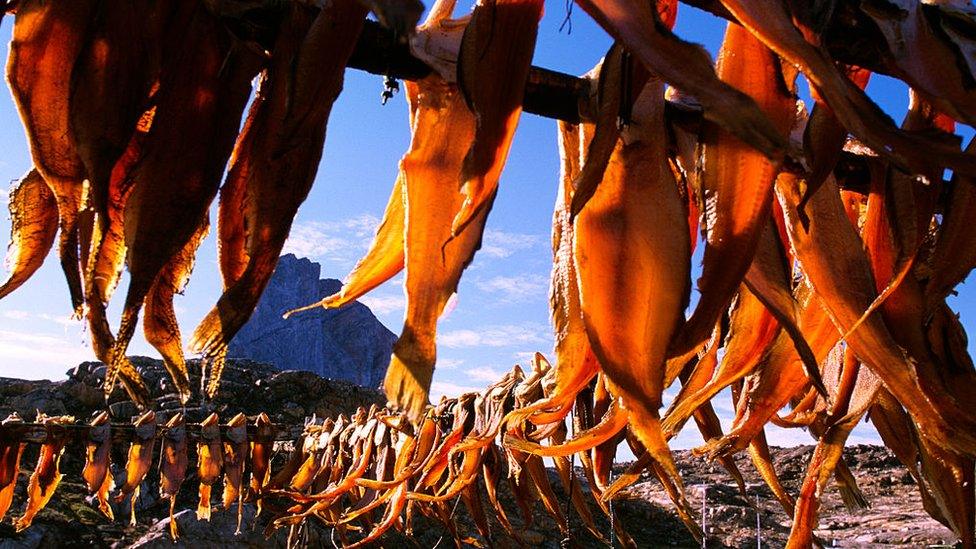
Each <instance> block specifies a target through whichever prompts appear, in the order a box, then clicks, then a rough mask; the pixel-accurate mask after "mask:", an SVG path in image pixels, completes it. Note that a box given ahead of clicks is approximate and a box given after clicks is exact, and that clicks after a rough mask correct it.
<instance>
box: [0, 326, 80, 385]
mask: <svg viewBox="0 0 976 549" xmlns="http://www.w3.org/2000/svg"><path fill="white" fill-rule="evenodd" d="M85 360H93V357H92V352H91V349H89V348H88V346H87V345H86V344H84V343H83V342H82V341H81V340H79V341H77V342H72V341H71V340H70V338H69V337H68V336H55V335H48V334H37V333H27V332H17V331H12V330H0V376H3V377H17V378H24V379H43V378H48V379H57V378H61V377H63V376H64V372H65V371H66V370H68V369H69V368H70V367H72V366H74V365H76V364H78V363H79V362H83V361H85Z"/></svg>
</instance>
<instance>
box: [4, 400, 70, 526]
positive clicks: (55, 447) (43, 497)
mask: <svg viewBox="0 0 976 549" xmlns="http://www.w3.org/2000/svg"><path fill="white" fill-rule="evenodd" d="M74 420H75V418H73V417H71V416H53V417H51V416H46V415H44V414H43V413H39V414H38V416H37V419H36V420H35V421H36V422H37V423H41V424H43V425H44V431H45V435H46V436H45V438H44V442H43V443H42V444H41V450H40V453H39V454H38V456H37V466H36V467H34V472H33V473H31V476H30V482H28V484H27V509H26V510H25V511H24V514H23V515H22V516H21V517H20V518H18V519H17V520H16V521H14V528H15V529H16V530H17V531H18V532H22V531H24V530H25V529H27V527H29V526H30V525H31V522H33V521H34V517H35V516H36V515H37V513H39V512H40V511H41V509H43V508H44V506H46V505H47V502H49V501H51V496H53V495H54V491H55V490H57V488H58V484H60V483H61V469H60V467H61V454H63V453H64V447H65V445H66V444H67V443H68V432H67V430H65V429H64V427H63V425H67V424H69V423H73V422H74ZM17 457H18V458H19V457H20V452H19V450H18V452H17ZM15 478H16V477H15Z"/></svg>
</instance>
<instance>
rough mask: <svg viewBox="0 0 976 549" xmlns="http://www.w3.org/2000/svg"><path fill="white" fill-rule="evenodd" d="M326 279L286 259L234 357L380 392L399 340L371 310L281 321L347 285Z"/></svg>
mask: <svg viewBox="0 0 976 549" xmlns="http://www.w3.org/2000/svg"><path fill="white" fill-rule="evenodd" d="M320 274H321V266H320V265H319V264H318V263H313V262H312V261H310V260H308V259H305V258H302V259H299V258H297V257H295V256H294V255H293V254H288V255H284V256H282V257H281V259H280V260H279V261H278V268H277V269H276V270H275V273H274V276H273V277H272V278H271V282H270V283H269V284H268V287H267V289H265V291H264V295H262V296H261V301H260V302H259V303H258V306H257V309H256V310H255V311H254V314H253V315H252V316H251V319H250V321H248V323H247V324H246V325H245V326H244V327H243V328H242V329H241V331H240V332H238V334H237V337H235V338H234V340H233V341H232V342H231V344H230V349H229V356H230V357H233V358H248V359H251V360H256V361H260V362H267V363H269V364H273V365H275V366H276V367H277V368H279V369H281V370H306V371H309V372H315V373H316V374H318V375H320V376H322V377H326V378H332V379H343V380H347V381H351V382H353V383H356V384H359V385H362V386H365V387H378V386H379V385H380V383H382V381H383V376H384V375H385V374H386V367H387V365H388V364H389V361H390V352H391V350H392V348H393V343H394V342H395V341H396V336H395V335H394V334H393V332H391V331H390V330H388V329H387V328H386V326H384V325H383V324H382V323H381V322H380V321H379V320H378V319H377V318H376V316H374V315H373V313H372V311H370V310H369V307H366V306H365V305H363V304H361V303H359V302H356V303H353V304H351V305H347V306H345V307H342V308H341V309H337V310H328V311H327V310H324V309H315V310H312V311H307V312H304V313H301V314H297V315H295V316H293V317H291V318H289V319H288V320H285V319H283V318H281V315H282V313H284V312H285V311H287V310H289V309H293V308H295V307H299V306H302V305H308V304H309V303H314V302H316V301H318V300H319V299H322V297H324V296H326V295H329V294H332V293H335V292H336V291H338V290H339V288H340V287H341V286H342V283H341V282H339V281H338V280H336V279H334V278H326V279H321V280H320V279H319V276H320Z"/></svg>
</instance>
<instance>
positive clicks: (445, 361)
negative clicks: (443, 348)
mask: <svg viewBox="0 0 976 549" xmlns="http://www.w3.org/2000/svg"><path fill="white" fill-rule="evenodd" d="M462 364H464V361H463V360H461V359H459V358H438V359H437V368H438V369H440V370H454V369H456V368H457V367H458V366H460V365H462Z"/></svg>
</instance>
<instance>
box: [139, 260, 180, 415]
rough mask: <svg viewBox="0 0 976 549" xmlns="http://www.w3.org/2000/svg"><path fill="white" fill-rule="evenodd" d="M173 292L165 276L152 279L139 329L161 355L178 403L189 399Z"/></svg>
mask: <svg viewBox="0 0 976 549" xmlns="http://www.w3.org/2000/svg"><path fill="white" fill-rule="evenodd" d="M167 269H168V267H167ZM164 274H169V273H167V272H164ZM173 293H174V292H173V286H172V285H171V283H170V281H169V280H168V279H167V278H165V277H163V276H160V277H159V278H158V279H156V282H155V283H154V284H153V286H152V289H150V290H149V295H148V296H146V302H145V307H146V314H145V315H144V318H143V320H142V328H143V332H144V333H145V336H146V341H148V342H149V344H150V345H152V346H153V347H155V348H156V350H157V351H159V354H160V355H161V356H162V357H163V366H164V367H165V368H166V371H167V372H168V373H169V376H170V378H172V380H173V385H174V386H175V387H176V390H177V393H178V394H179V397H180V403H181V404H186V402H187V401H188V400H189V399H190V374H189V372H188V371H187V369H186V359H185V357H184V356H183V345H182V344H181V342H180V326H179V324H178V323H177V321H176V311H175V310H174V309H173Z"/></svg>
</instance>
